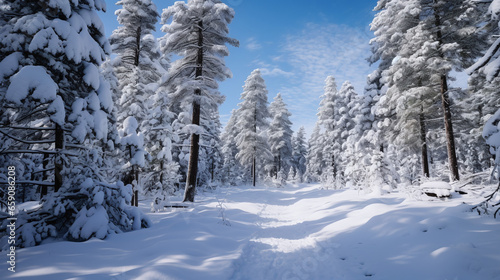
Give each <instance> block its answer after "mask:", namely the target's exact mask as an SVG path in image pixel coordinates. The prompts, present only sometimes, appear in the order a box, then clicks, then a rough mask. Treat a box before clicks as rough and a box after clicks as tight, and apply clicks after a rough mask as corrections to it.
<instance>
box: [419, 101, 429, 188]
mask: <svg viewBox="0 0 500 280" xmlns="http://www.w3.org/2000/svg"><path fill="white" fill-rule="evenodd" d="M419 117H420V141H421V143H420V144H421V145H422V170H423V172H424V176H425V177H427V178H429V177H430V172H429V158H428V152H427V137H426V134H427V128H426V126H425V115H424V112H423V108H421V111H420V116H419Z"/></svg>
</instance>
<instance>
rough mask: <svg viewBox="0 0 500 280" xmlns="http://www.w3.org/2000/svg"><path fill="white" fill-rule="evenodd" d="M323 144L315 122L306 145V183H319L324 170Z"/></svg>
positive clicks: (317, 123)
mask: <svg viewBox="0 0 500 280" xmlns="http://www.w3.org/2000/svg"><path fill="white" fill-rule="evenodd" d="M324 143H325V142H324V141H323V134H322V133H321V126H320V124H319V121H317V122H316V125H315V126H314V129H313V132H312V134H311V136H310V137H309V141H308V143H307V144H308V146H307V157H306V174H305V176H304V177H305V179H306V181H307V182H319V181H320V180H321V175H322V174H323V170H324V168H325V162H324V160H323V145H324Z"/></svg>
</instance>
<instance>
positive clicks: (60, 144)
mask: <svg viewBox="0 0 500 280" xmlns="http://www.w3.org/2000/svg"><path fill="white" fill-rule="evenodd" d="M55 136H56V143H55V144H56V152H57V154H56V155H55V159H54V168H55V169H54V177H55V182H54V192H57V191H59V189H60V188H61V186H62V184H63V178H62V174H61V173H62V171H63V162H62V158H61V155H60V153H61V152H62V151H63V149H64V130H63V128H62V127H61V126H60V125H58V124H56V135H55Z"/></svg>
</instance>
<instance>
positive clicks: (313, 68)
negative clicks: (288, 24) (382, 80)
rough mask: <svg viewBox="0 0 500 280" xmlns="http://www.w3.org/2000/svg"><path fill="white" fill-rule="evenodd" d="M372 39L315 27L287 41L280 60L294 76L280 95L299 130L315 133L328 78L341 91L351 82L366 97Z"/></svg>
mask: <svg viewBox="0 0 500 280" xmlns="http://www.w3.org/2000/svg"><path fill="white" fill-rule="evenodd" d="M369 39H370V37H369V36H368V35H367V34H366V33H365V31H364V30H362V29H356V28H352V27H348V26H340V25H334V24H329V25H328V24H327V25H319V24H312V23H311V24H307V25H306V27H305V28H304V29H303V30H302V31H300V32H298V33H297V34H294V35H289V36H287V37H286V40H285V43H284V45H283V48H282V55H281V57H280V60H283V61H286V62H287V63H288V64H290V66H291V70H290V71H291V72H293V74H294V75H293V77H292V79H290V85H287V86H286V87H284V88H282V89H281V92H282V94H283V97H284V98H286V99H287V100H288V102H287V103H288V106H289V108H290V110H291V111H292V113H293V121H294V124H295V126H296V127H297V128H298V127H299V126H305V127H306V129H307V131H308V132H311V131H312V129H313V126H314V123H315V121H316V112H317V109H318V106H319V101H320V99H319V97H320V96H321V95H322V94H323V87H324V81H325V79H326V78H327V77H328V76H330V75H333V76H334V77H335V79H336V81H337V85H338V87H339V88H340V86H341V85H342V83H343V82H344V81H346V80H349V81H350V82H351V83H352V84H353V85H354V87H355V89H356V91H357V92H358V93H360V94H361V93H363V89H364V86H365V83H366V76H367V75H368V74H369V73H370V72H371V69H370V67H369V64H368V62H367V61H366V58H367V57H368V56H369V55H370V47H369V44H368V42H369Z"/></svg>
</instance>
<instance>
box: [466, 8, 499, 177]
mask: <svg viewBox="0 0 500 280" xmlns="http://www.w3.org/2000/svg"><path fill="white" fill-rule="evenodd" d="M484 22H486V23H487V24H486V26H485V27H483V30H486V32H487V33H486V34H487V35H488V36H491V37H490V38H489V40H488V41H489V42H491V46H490V48H489V49H488V50H487V51H486V53H485V54H484V56H483V57H481V58H480V59H479V60H478V61H477V62H476V63H475V64H474V65H472V66H471V67H469V68H468V69H467V72H468V73H469V74H470V79H469V88H468V91H469V93H470V95H469V97H468V98H466V99H464V100H463V101H462V102H461V104H460V105H461V106H460V108H461V109H462V111H463V112H462V114H461V116H462V118H464V120H465V124H469V126H465V127H464V128H463V129H462V131H461V132H462V135H463V136H462V138H465V139H463V142H465V146H464V147H463V150H464V153H466V154H467V155H468V157H467V160H468V162H469V166H470V169H472V171H473V172H478V171H481V170H482V169H484V168H488V167H490V162H489V160H488V159H489V158H490V155H489V153H488V152H487V150H488V149H487V146H486V145H485V142H484V141H485V140H484V138H483V137H481V134H482V133H481V130H482V128H483V127H484V124H485V123H486V122H487V121H488V119H490V118H491V116H492V115H493V114H495V112H496V110H497V108H499V107H500V99H499V98H498V94H499V90H498V83H500V75H499V73H500V67H499V66H498V65H499V62H500V39H499V38H498V37H497V36H498V35H497V34H498V32H499V31H500V0H493V1H492V2H491V3H490V4H489V6H488V8H486V9H485V12H484ZM495 38H496V39H495ZM471 108H472V110H471Z"/></svg>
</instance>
